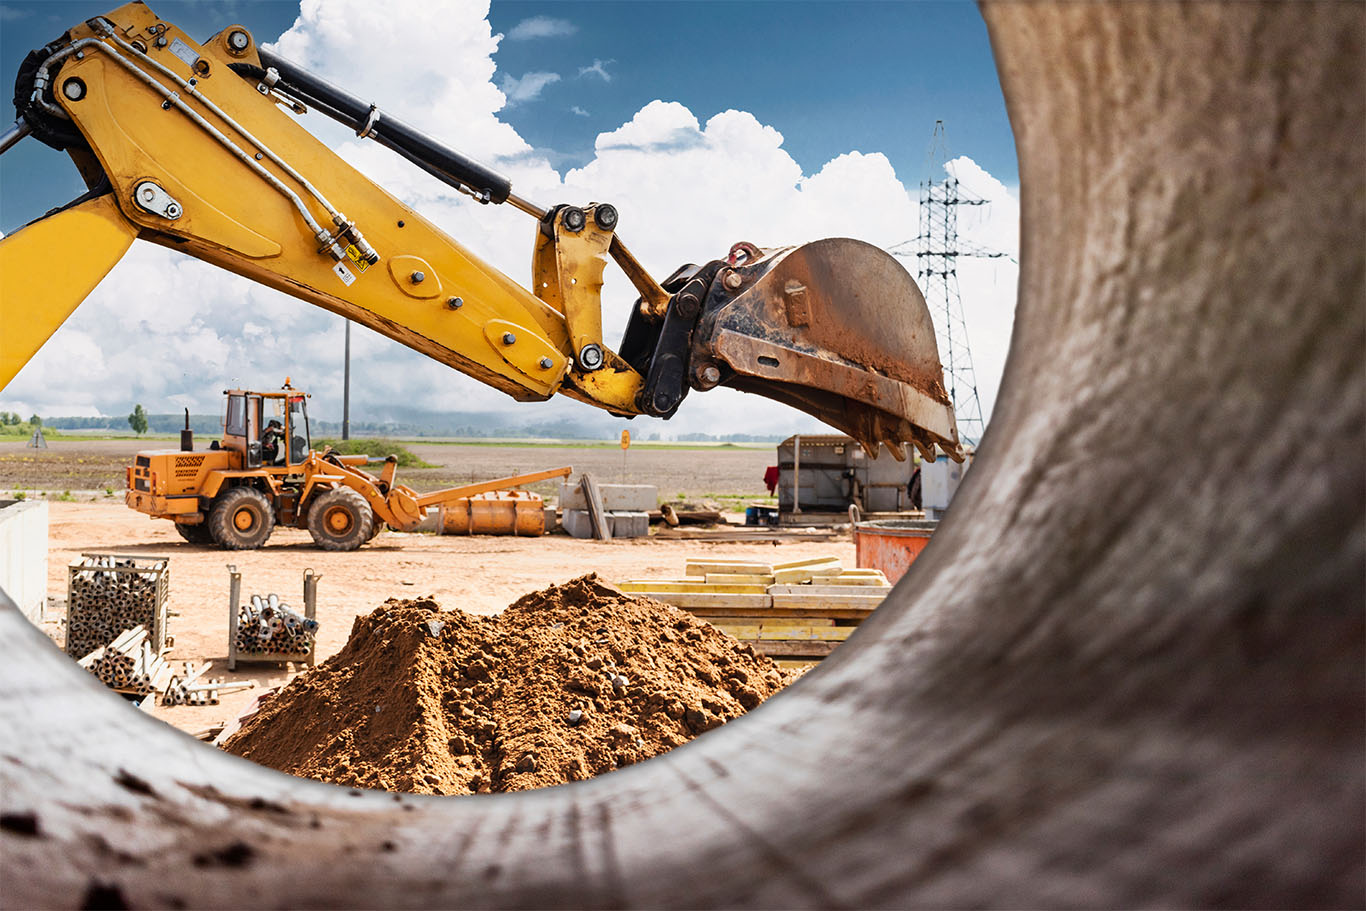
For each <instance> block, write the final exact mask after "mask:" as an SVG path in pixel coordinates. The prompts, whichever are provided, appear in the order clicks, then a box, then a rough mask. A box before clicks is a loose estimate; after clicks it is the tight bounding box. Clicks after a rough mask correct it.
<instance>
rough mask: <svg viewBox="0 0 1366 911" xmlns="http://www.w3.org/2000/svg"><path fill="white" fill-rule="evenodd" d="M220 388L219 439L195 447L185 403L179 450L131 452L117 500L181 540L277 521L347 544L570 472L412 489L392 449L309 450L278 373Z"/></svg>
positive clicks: (260, 539)
mask: <svg viewBox="0 0 1366 911" xmlns="http://www.w3.org/2000/svg"><path fill="white" fill-rule="evenodd" d="M223 394H224V396H226V400H225V408H224V416H223V439H222V440H221V441H219V440H215V441H214V442H213V443H212V444H211V445H210V446H209V448H208V449H203V450H199V451H195V448H194V435H193V433H192V432H191V431H190V429H189V412H188V410H187V411H186V415H185V428H186V429H185V430H184V431H182V432H181V434H180V449H159V450H151V451H147V452H140V453H138V454H137V456H136V457H135V458H134V460H133V464H132V465H130V466H129V467H128V470H127V481H128V489H127V490H126V491H125V493H124V502H125V503H127V504H128V505H129V506H130V507H131V508H133V509H136V510H137V511H138V512H143V513H146V514H147V515H149V516H151V517H152V518H154V519H170V520H172V521H173V522H175V528H176V531H177V532H179V533H180V536H181V537H182V538H184V539H185V540H186V541H189V542H190V543H191V544H217V545H218V546H220V547H224V548H227V549H229V550H252V549H255V548H257V547H260V546H261V545H263V544H265V543H266V539H267V538H269V537H270V535H271V532H272V531H274V530H275V527H276V526H277V525H280V526H285V527H290V528H306V529H308V533H309V534H310V535H312V536H313V542H314V543H315V544H317V545H318V546H319V547H321V548H323V549H324V550H355V549H356V548H358V547H360V546H361V545H362V544H364V543H365V542H366V541H369V540H370V539H371V538H373V537H374V536H375V535H377V534H379V533H380V531H382V530H383V529H384V528H385V526H388V527H389V528H392V529H395V530H396V531H414V530H416V529H417V527H418V525H419V523H420V522H421V521H422V519H423V518H424V517H425V516H426V511H427V509H429V508H431V507H435V506H441V505H444V504H447V503H450V502H452V501H454V500H458V499H460V498H462V497H471V496H474V495H476V494H480V493H485V492H487V491H491V490H504V489H507V488H509V487H517V486H520V485H522V484H531V483H534V482H536V481H544V480H546V479H548V478H565V477H568V476H569V475H571V474H573V471H574V469H573V468H570V467H568V466H566V467H564V468H552V469H549V470H547V471H536V472H531V473H528V474H521V475H515V476H513V477H508V478H498V479H496V480H492V481H481V482H479V483H477V484H465V485H463V486H460V487H449V488H446V489H445V490H438V491H435V492H433V493H426V494H419V493H417V492H416V491H414V490H413V489H412V488H410V487H405V486H404V485H402V484H397V483H395V482H394V475H395V473H396V471H397V469H398V460H397V459H396V458H395V457H394V456H392V455H391V456H387V457H385V458H376V459H372V458H370V457H369V456H364V455H341V454H339V453H336V452H333V451H332V448H331V447H330V446H329V447H327V448H326V449H324V450H323V451H322V452H315V451H314V450H313V449H312V448H310V445H309V428H308V401H307V399H308V396H307V395H306V394H305V393H304V392H301V391H300V390H298V389H295V388H293V387H292V386H290V384H289V380H288V379H286V380H285V385H284V386H282V387H281V388H280V389H279V391H276V392H252V391H250V390H246V389H229V390H227V391H225V392H224V393H223ZM275 427H278V428H279V433H278V434H276V433H274V429H275ZM371 462H382V463H383V464H384V468H383V469H382V470H381V471H380V473H379V474H378V475H373V474H370V473H369V472H367V471H365V470H364V469H363V468H361V466H362V465H365V464H367V463H371Z"/></svg>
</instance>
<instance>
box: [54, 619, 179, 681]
mask: <svg viewBox="0 0 1366 911" xmlns="http://www.w3.org/2000/svg"><path fill="white" fill-rule="evenodd" d="M76 663H77V664H79V665H80V666H81V667H83V668H85V669H86V670H88V671H90V673H92V674H94V675H95V676H96V677H98V678H99V679H100V680H101V681H102V682H103V683H104V685H105V686H107V687H109V688H110V689H113V690H117V691H118V692H120V693H129V694H132V695H137V696H146V695H147V694H149V693H159V692H162V691H164V690H165V689H166V685H167V683H168V682H169V681H170V679H171V666H170V664H169V663H167V661H166V659H165V658H164V657H162V656H161V655H160V654H158V653H157V652H156V651H155V650H153V648H152V643H151V641H150V639H149V638H148V634H147V629H146V627H143V626H135V627H133V628H132V629H130V630H127V631H125V632H123V633H121V634H120V635H118V636H116V637H115V638H114V640H113V641H112V642H110V643H109V644H108V645H105V646H101V647H100V648H97V649H95V650H94V651H92V652H90V653H89V654H87V655H86V656H85V657H83V658H81V659H80V660H79V661H77V662H76Z"/></svg>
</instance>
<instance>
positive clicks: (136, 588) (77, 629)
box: [66, 554, 172, 658]
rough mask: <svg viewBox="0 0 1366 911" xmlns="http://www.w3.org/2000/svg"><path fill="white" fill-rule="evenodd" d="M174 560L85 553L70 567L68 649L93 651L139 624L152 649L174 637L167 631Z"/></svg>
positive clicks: (166, 644) (80, 654)
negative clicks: (167, 607) (168, 603)
mask: <svg viewBox="0 0 1366 911" xmlns="http://www.w3.org/2000/svg"><path fill="white" fill-rule="evenodd" d="M169 583H170V565H169V562H168V558H166V557H136V556H124V555H121V554H81V558H80V559H79V560H76V561H73V562H72V563H71V565H70V566H69V567H68V568H67V592H66V653H67V654H68V655H70V656H72V657H73V658H79V657H83V656H86V655H89V654H90V653H91V652H93V651H94V650H95V649H97V648H100V647H101V646H104V645H108V644H109V643H110V642H112V641H113V640H114V639H115V638H116V637H118V636H119V634H120V633H123V632H126V631H127V630H130V629H132V628H133V627H135V626H141V627H142V628H143V629H145V630H146V631H147V633H148V635H149V639H150V642H151V646H152V651H153V652H155V653H156V654H158V655H159V654H161V653H162V652H164V651H165V650H166V649H167V648H169V647H170V645H171V643H172V640H170V639H169V637H168V636H167V632H166V617H167V612H166V596H167V589H168V586H169Z"/></svg>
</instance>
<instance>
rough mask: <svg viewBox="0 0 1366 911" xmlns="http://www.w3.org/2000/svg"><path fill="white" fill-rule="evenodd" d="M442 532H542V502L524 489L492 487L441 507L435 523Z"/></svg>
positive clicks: (533, 535)
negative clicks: (494, 488) (493, 488)
mask: <svg viewBox="0 0 1366 911" xmlns="http://www.w3.org/2000/svg"><path fill="white" fill-rule="evenodd" d="M436 528H437V533H438V534H443V535H519V536H521V537H536V536H538V535H543V534H545V502H544V501H543V500H542V499H541V497H540V495H539V494H534V493H531V492H530V491H526V490H495V491H490V492H489V493H481V494H479V495H478V496H473V497H462V498H461V499H458V500H452V501H451V502H449V503H447V504H445V505H444V506H442V507H441V508H440V510H439V514H438V516H437V523H436Z"/></svg>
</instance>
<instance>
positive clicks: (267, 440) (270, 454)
mask: <svg viewBox="0 0 1366 911" xmlns="http://www.w3.org/2000/svg"><path fill="white" fill-rule="evenodd" d="M284 437H285V429H284V427H283V426H282V425H281V424H280V422H279V421H277V420H274V419H272V420H271V422H270V423H269V424H267V425H266V429H265V430H264V431H262V433H261V461H263V462H265V463H266V464H267V465H277V464H279V463H280V462H283V461H284V450H283V449H282V448H281V446H280V443H281V441H282V440H284Z"/></svg>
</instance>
